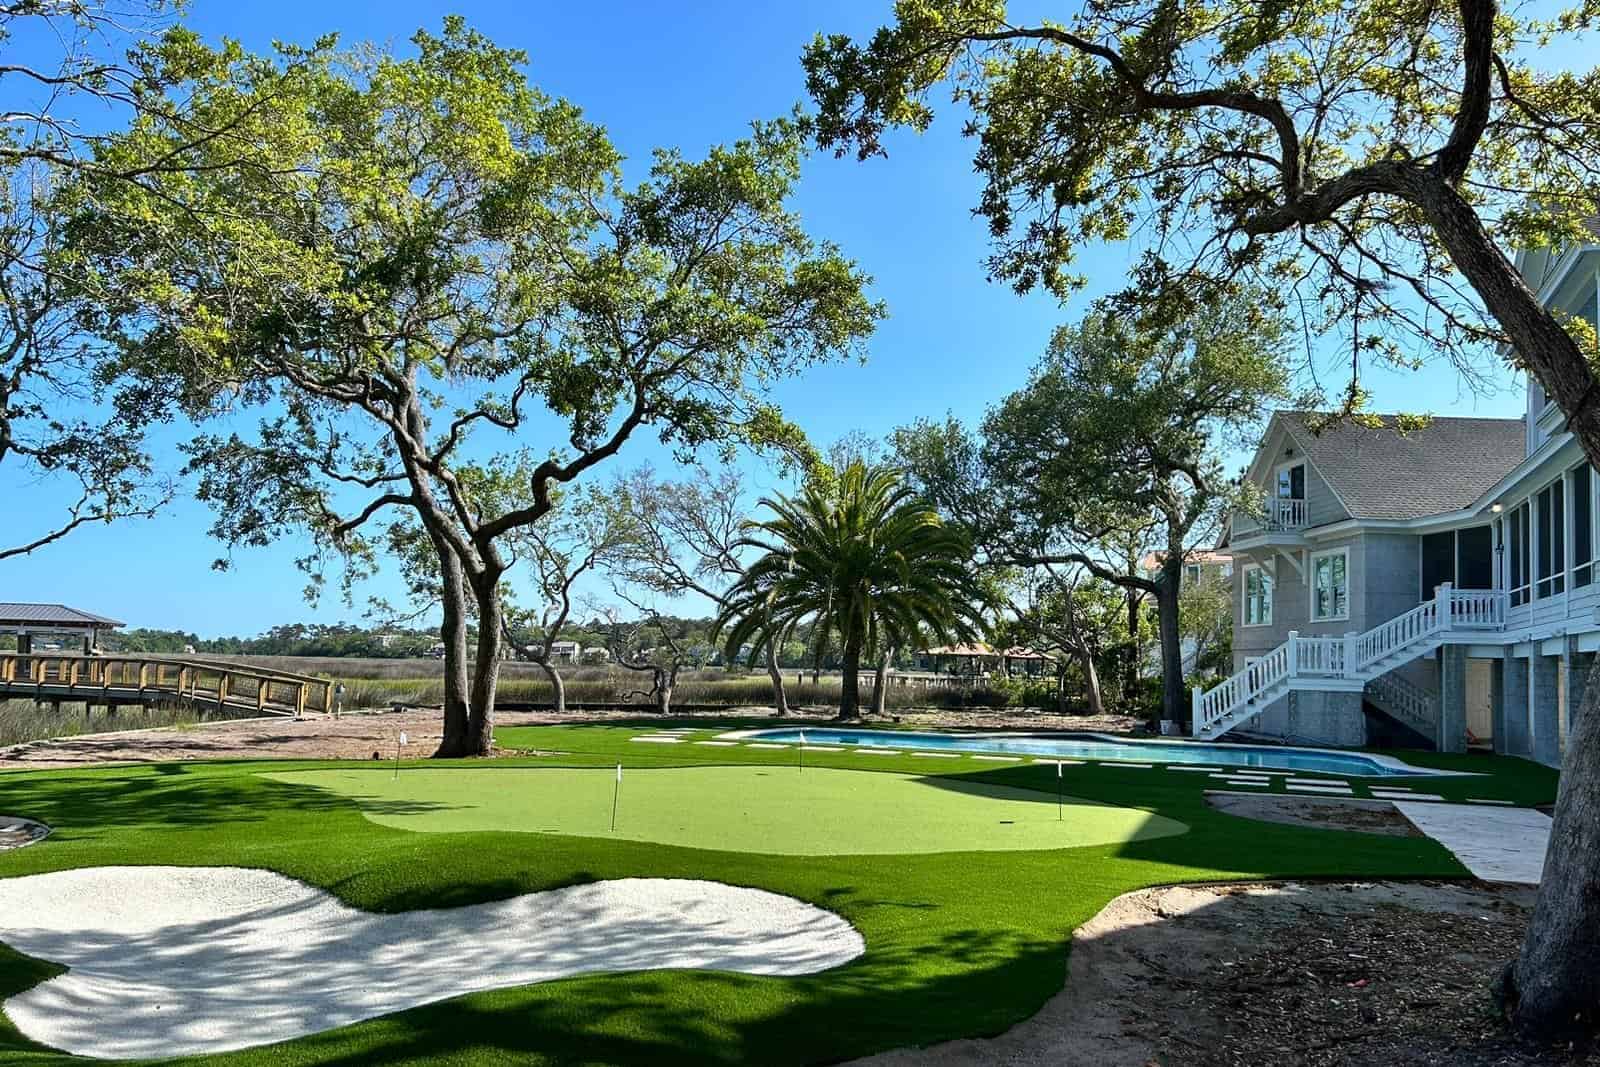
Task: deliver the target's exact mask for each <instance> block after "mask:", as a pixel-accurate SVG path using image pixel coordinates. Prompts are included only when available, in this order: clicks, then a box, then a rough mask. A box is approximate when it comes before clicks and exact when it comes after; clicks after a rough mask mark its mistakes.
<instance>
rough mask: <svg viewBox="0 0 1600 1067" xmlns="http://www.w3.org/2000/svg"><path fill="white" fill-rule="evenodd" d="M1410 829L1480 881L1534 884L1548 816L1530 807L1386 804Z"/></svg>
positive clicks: (1540, 870)
mask: <svg viewBox="0 0 1600 1067" xmlns="http://www.w3.org/2000/svg"><path fill="white" fill-rule="evenodd" d="M1392 803H1393V804H1394V806H1395V807H1397V808H1399V809H1400V814H1402V815H1404V816H1405V817H1406V818H1407V819H1410V820H1411V825H1413V826H1415V827H1416V828H1417V829H1418V830H1421V831H1422V832H1423V833H1425V834H1427V835H1428V836H1429V837H1431V838H1433V839H1434V840H1435V841H1437V842H1439V843H1440V844H1441V845H1443V846H1444V847H1445V848H1447V849H1449V850H1450V851H1451V852H1453V853H1455V856H1456V859H1458V860H1460V861H1461V864H1462V866H1464V867H1466V869H1467V870H1469V871H1471V872H1472V873H1473V875H1474V876H1476V877H1478V878H1482V879H1483V880H1484V881H1486V882H1517V883H1520V884H1522V885H1538V884H1539V878H1540V876H1541V875H1542V874H1543V873H1544V853H1545V849H1546V848H1548V847H1549V845H1550V816H1548V815H1546V814H1545V813H1544V812H1542V811H1535V810H1534V809H1533V808H1485V807H1482V806H1474V805H1470V804H1435V803H1429V802H1426V801H1424V802H1415V801H1408V800H1395V801H1392Z"/></svg>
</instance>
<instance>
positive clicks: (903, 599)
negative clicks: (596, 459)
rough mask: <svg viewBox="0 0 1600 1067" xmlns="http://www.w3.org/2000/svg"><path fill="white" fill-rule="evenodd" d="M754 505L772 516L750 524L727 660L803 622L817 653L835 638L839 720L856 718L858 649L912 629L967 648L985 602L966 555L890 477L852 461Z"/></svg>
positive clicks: (900, 637) (732, 594)
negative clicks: (749, 554) (839, 659)
mask: <svg viewBox="0 0 1600 1067" xmlns="http://www.w3.org/2000/svg"><path fill="white" fill-rule="evenodd" d="M760 506H763V507H766V508H768V509H769V510H771V511H772V512H773V517H772V518H770V519H768V520H766V521H764V522H752V523H750V524H749V526H748V527H747V534H746V536H745V538H744V540H743V542H742V543H743V544H744V545H746V546H748V547H753V548H755V549H758V550H759V551H760V552H761V555H760V557H759V558H757V559H756V560H754V561H753V562H752V563H751V564H750V566H749V567H748V568H746V569H745V572H744V575H743V576H742V577H741V578H740V579H739V580H738V581H737V582H736V583H735V584H734V586H733V588H732V589H730V590H729V591H728V594H727V597H726V599H725V601H724V604H725V606H724V608H723V610H722V613H721V615H719V616H718V618H717V628H718V630H719V631H720V632H721V633H723V634H724V635H725V644H726V647H727V654H728V655H729V657H730V658H731V657H733V656H735V655H737V654H738V650H739V649H740V648H743V647H745V646H747V645H749V646H751V647H757V648H759V647H761V646H762V645H763V644H764V643H765V642H768V641H772V640H775V639H777V638H778V637H779V636H780V635H782V634H785V633H788V632H790V631H791V630H792V629H794V628H795V627H796V626H798V625H799V624H801V623H802V622H804V621H806V620H810V621H811V622H812V623H813V624H814V626H815V633H814V634H813V637H814V639H815V640H816V641H817V642H818V647H819V648H825V647H826V646H827V644H828V642H829V640H831V639H833V638H834V637H835V636H837V639H838V641H839V643H840V645H841V646H842V647H843V649H844V664H843V667H844V681H843V685H842V687H841V690H840V696H839V718H841V719H854V718H858V717H859V715H860V700H859V681H858V674H859V671H860V668H861V656H862V652H863V650H868V649H885V648H895V647H899V646H902V645H904V644H906V643H908V642H909V641H910V640H911V639H912V638H913V637H914V636H915V635H916V634H917V633H918V632H919V628H920V630H921V631H924V632H927V633H931V634H933V635H934V636H936V637H938V638H939V639H940V640H944V641H949V640H951V639H952V638H954V639H957V640H971V639H973V637H975V635H976V632H977V628H978V623H977V620H978V611H979V608H980V606H981V604H982V603H983V601H984V599H985V598H984V597H983V595H982V594H981V592H980V590H979V588H978V585H977V583H976V582H975V581H974V579H973V575H972V568H971V549H970V546H969V545H968V543H967V540H966V538H965V537H964V536H963V535H962V534H961V533H960V532H959V531H958V530H956V529H955V528H953V527H951V526H947V525H946V524H945V523H944V522H943V520H941V519H940V518H939V515H938V513H936V512H935V511H934V510H933V509H932V508H931V507H930V506H929V505H928V504H927V502H926V501H924V500H922V499H920V498H919V497H918V496H917V495H916V493H915V492H913V491H912V490H911V489H910V488H909V487H908V486H906V485H905V484H904V483H903V482H902V481H901V478H900V474H899V472H898V471H897V470H895V469H894V468H891V467H884V466H869V465H868V464H866V463H864V462H862V461H861V460H855V461H853V462H851V463H850V464H848V465H847V466H846V467H845V468H844V469H843V470H842V471H837V472H827V474H826V475H825V476H821V477H813V478H809V479H807V481H806V483H805V485H804V486H803V487H802V489H801V492H800V493H799V495H798V496H796V497H788V496H779V497H778V498H776V499H771V498H763V499H762V500H761V502H760Z"/></svg>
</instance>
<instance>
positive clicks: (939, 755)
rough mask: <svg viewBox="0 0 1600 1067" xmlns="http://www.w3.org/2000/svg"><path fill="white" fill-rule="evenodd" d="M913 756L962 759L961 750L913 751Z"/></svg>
mask: <svg viewBox="0 0 1600 1067" xmlns="http://www.w3.org/2000/svg"><path fill="white" fill-rule="evenodd" d="M909 755H912V756H921V757H922V758H923V759H960V758H961V753H959V752H912V753H909Z"/></svg>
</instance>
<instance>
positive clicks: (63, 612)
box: [0, 601, 123, 630]
mask: <svg viewBox="0 0 1600 1067" xmlns="http://www.w3.org/2000/svg"><path fill="white" fill-rule="evenodd" d="M122 625H123V623H121V622H118V621H117V620H116V619H108V618H107V617H106V616H104V615H96V614H94V613H93V612H89V611H79V610H78V609H77V608H69V607H67V606H66V605H65V604H15V603H6V602H4V601H0V627H4V628H7V629H14V628H16V627H25V628H30V629H51V630H109V629H113V628H115V627H118V626H122Z"/></svg>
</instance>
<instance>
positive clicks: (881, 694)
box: [872, 649, 889, 718]
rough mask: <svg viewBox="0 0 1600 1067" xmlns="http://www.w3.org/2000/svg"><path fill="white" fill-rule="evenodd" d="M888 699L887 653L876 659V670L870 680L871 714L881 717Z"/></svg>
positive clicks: (885, 651)
mask: <svg viewBox="0 0 1600 1067" xmlns="http://www.w3.org/2000/svg"><path fill="white" fill-rule="evenodd" d="M888 699H889V652H888V650H887V649H885V650H884V653H883V655H881V656H879V657H878V669H877V671H876V673H874V675H873V678H872V714H874V715H876V716H878V717H879V718H882V717H883V709H884V707H885V706H886V705H887V704H888Z"/></svg>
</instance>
